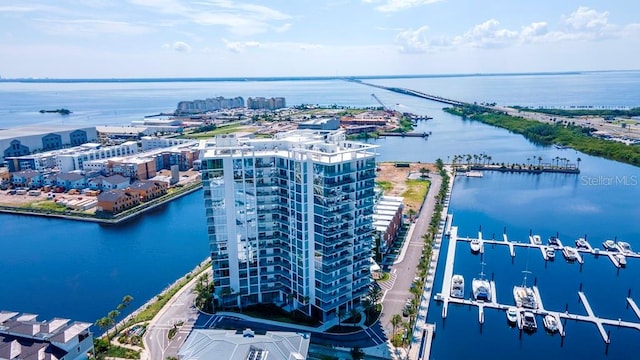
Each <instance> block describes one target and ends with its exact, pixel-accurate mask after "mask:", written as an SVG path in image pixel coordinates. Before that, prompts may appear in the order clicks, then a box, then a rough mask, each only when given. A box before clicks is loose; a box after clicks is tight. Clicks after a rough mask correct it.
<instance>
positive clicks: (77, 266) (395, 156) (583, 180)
mask: <svg viewBox="0 0 640 360" xmlns="http://www.w3.org/2000/svg"><path fill="white" fill-rule="evenodd" d="M371 82H377V83H380V84H385V85H395V86H405V87H410V88H414V89H417V90H421V91H425V92H430V93H436V94H440V95H443V96H449V97H453V98H459V99H462V100H467V101H474V100H475V101H479V102H480V101H497V102H498V103H502V104H520V105H532V106H535V105H545V106H561V105H580V104H583V105H585V104H593V105H615V106H618V105H623V106H634V105H636V106H637V105H638V104H637V103H634V101H636V100H634V99H640V85H638V84H640V73H587V74H582V75H576V74H571V75H544V76H493V77H464V78H425V79H389V80H371ZM372 92H375V93H376V95H377V96H378V97H379V98H380V99H381V100H382V101H383V102H385V103H386V104H388V105H389V106H392V107H395V108H396V109H399V110H403V111H410V112H414V113H417V114H427V115H430V116H433V117H434V119H433V120H430V121H428V122H423V123H421V124H420V125H419V127H418V129H417V130H418V131H431V132H432V136H430V137H429V139H428V140H424V139H421V138H388V139H380V140H376V141H374V142H375V143H376V144H379V145H381V148H380V149H379V152H380V160H404V161H423V162H432V161H434V160H435V159H437V158H442V159H445V160H447V157H450V156H453V155H454V154H466V153H471V154H473V153H481V152H484V153H487V154H489V155H491V156H492V157H493V161H498V162H523V163H526V162H527V161H528V160H527V159H528V158H529V159H531V158H533V157H537V156H542V157H543V162H550V161H551V159H552V158H554V157H556V156H560V157H566V158H568V159H570V160H571V161H575V160H576V159H577V158H578V157H580V158H581V159H582V162H581V164H580V167H581V169H582V173H581V174H580V175H578V176H575V175H573V176H568V175H559V174H547V175H543V176H538V175H526V174H519V175H517V174H497V173H496V174H485V177H484V178H479V179H478V178H473V179H467V178H460V179H458V180H457V182H456V185H455V191H454V195H453V199H452V203H451V204H452V207H451V210H452V212H453V213H454V223H455V225H457V226H459V228H460V233H461V235H463V236H467V235H474V234H475V233H476V232H477V230H478V227H479V226H482V229H483V232H484V234H485V236H488V237H491V235H492V234H495V236H500V234H501V233H502V231H503V228H504V227H506V228H507V232H508V233H509V235H510V237H511V238H513V239H520V240H524V239H525V238H526V236H528V234H529V231H530V229H532V230H533V231H534V232H535V233H538V234H540V235H542V236H543V238H546V237H548V236H549V235H551V234H555V233H556V232H559V233H560V237H561V239H563V240H565V241H568V242H573V240H574V239H575V238H577V237H579V236H583V235H584V234H585V233H586V234H588V238H589V240H590V241H591V242H592V244H593V245H594V246H599V247H601V245H600V243H601V242H602V241H603V240H604V239H606V238H613V237H615V236H617V237H618V239H624V240H626V241H629V242H630V243H631V244H632V246H633V247H634V248H636V249H638V250H640V240H639V238H640V222H639V221H638V220H639V219H640V206H638V204H637V199H639V198H640V186H638V185H634V179H635V180H636V181H640V171H639V170H638V168H634V167H631V166H628V165H624V164H619V163H616V162H612V161H608V160H603V159H599V158H594V157H591V156H588V155H584V154H580V153H577V152H575V151H574V150H557V149H553V148H544V147H539V146H535V145H533V144H531V143H529V142H528V141H527V140H525V139H523V138H521V137H520V136H516V135H513V134H510V133H509V132H508V131H505V130H501V129H496V128H491V127H488V126H486V125H483V124H479V123H473V122H469V121H463V120H461V119H460V118H458V117H455V116H451V115H449V114H446V113H444V112H442V111H441V108H442V104H437V103H433V102H428V101H424V100H420V99H417V98H411V97H406V96H402V95H399V94H395V93H388V92H382V90H378V89H374V88H371V87H366V86H362V85H357V84H353V83H347V82H343V81H338V80H331V81H279V82H215V83H189V82H185V83H106V84H105V83H99V84H95V83H79V84H75V83H73V84H18V83H0V128H3V127H12V126H17V125H20V124H36V123H40V122H43V121H45V122H54V123H55V122H59V123H63V122H64V123H73V124H122V123H128V122H129V121H131V120H135V119H139V118H141V117H142V116H144V115H148V114H153V113H158V112H161V111H171V110H173V109H174V107H175V105H176V103H177V102H178V101H180V100H191V99H198V98H205V97H212V96H219V95H221V96H227V97H230V96H238V95H240V96H244V97H248V96H285V97H286V98H287V103H288V104H290V105H293V104H302V103H312V104H321V105H329V104H334V103H335V104H339V105H344V106H376V105H377V104H376V103H375V101H374V100H373V98H372V97H371V93H372ZM578 100H579V101H578ZM59 107H67V108H69V109H71V110H72V111H74V114H72V115H71V116H69V117H61V116H58V115H55V114H47V115H42V114H39V113H37V111H38V110H39V109H41V108H59ZM616 179H618V181H617V182H618V183H617V184H616ZM622 179H626V185H625V184H623V183H621V182H622V181H623V180H622ZM589 184H591V185H589ZM594 184H595V185H594ZM204 223H205V221H204V209H203V208H202V194H201V192H198V193H194V194H192V195H189V196H187V197H185V198H182V199H180V200H177V201H175V202H173V203H172V204H169V205H167V206H166V207H164V208H162V209H159V210H157V211H155V212H154V213H152V214H149V215H146V216H144V217H142V218H140V219H138V220H136V221H133V222H131V223H129V224H126V225H124V226H118V227H103V226H99V225H96V224H84V223H78V222H69V221H62V220H48V219H39V218H33V217H20V216H9V215H2V216H0V225H1V227H2V229H3V231H2V236H1V237H0V245H1V246H2V248H3V249H4V250H3V256H2V257H0V272H1V273H2V274H5V277H4V279H3V285H4V288H5V289H10V290H9V291H3V292H1V293H0V309H14V310H19V311H28V312H34V313H40V314H42V315H43V317H44V318H47V317H52V316H65V317H71V318H74V319H79V320H85V321H94V320H95V319H97V318H99V317H101V316H104V314H106V312H107V311H108V310H110V309H112V308H113V307H115V306H116V305H117V303H118V302H119V301H120V299H121V297H122V296H123V295H125V294H131V295H133V296H134V297H135V298H136V301H135V302H134V304H132V308H135V307H136V306H137V305H139V304H141V303H142V302H144V301H146V300H147V299H148V298H150V297H152V296H153V295H155V294H156V293H157V292H159V291H160V290H161V289H162V288H163V287H165V286H166V285H167V284H169V283H170V282H172V281H173V280H175V279H176V278H177V277H179V276H180V275H182V274H183V273H184V272H186V271H188V270H190V269H191V268H193V266H195V265H196V264H197V263H198V262H199V261H201V260H203V259H204V258H205V257H206V256H207V254H208V245H207V240H206V233H205V229H204ZM464 245H465V244H459V246H460V249H459V251H458V257H457V260H456V263H455V269H454V271H455V272H456V273H461V274H463V275H464V276H465V277H466V278H467V279H471V277H473V275H474V274H476V273H477V272H478V271H479V263H480V260H479V258H478V257H477V256H472V255H471V254H470V253H469V252H468V245H467V247H465V246H464ZM558 255H559V254H558ZM443 259H444V257H443V258H441V260H443ZM485 262H486V263H487V267H486V269H485V272H487V273H489V274H493V276H494V277H495V280H496V282H497V286H498V288H497V292H498V299H499V300H500V301H502V302H509V301H510V300H511V297H510V293H511V290H510V289H511V288H512V286H513V285H514V284H519V283H521V281H522V277H521V271H522V270H524V269H525V268H528V269H529V270H530V271H532V272H533V274H532V280H531V281H533V278H534V277H535V278H536V279H535V280H536V282H537V284H538V286H539V287H540V290H541V293H542V299H543V302H544V304H545V306H546V307H547V308H550V309H560V310H561V309H564V307H565V306H567V304H568V306H569V309H570V311H573V312H581V311H583V310H582V307H581V305H580V304H579V303H578V302H577V291H578V288H579V286H580V283H582V284H583V287H584V291H585V293H586V294H587V297H588V298H589V300H590V302H591V304H592V307H593V308H594V311H595V312H596V313H597V314H599V315H602V316H607V317H611V318H623V319H628V320H633V319H634V315H633V314H632V313H630V312H629V310H627V309H626V307H625V299H624V298H625V297H626V293H627V291H628V289H629V288H632V289H633V290H632V292H633V293H632V296H634V295H635V294H640V288H638V289H637V290H635V287H637V286H634V285H636V284H637V283H638V282H637V278H638V276H639V275H640V273H639V270H638V269H640V261H630V262H629V265H628V267H627V269H623V270H620V271H619V272H617V271H616V270H615V269H614V268H613V265H612V264H611V263H610V261H609V260H608V259H607V258H598V259H594V258H592V257H587V258H586V259H585V264H584V265H583V267H582V269H580V267H579V265H577V264H566V263H564V261H563V260H562V258H561V257H560V256H558V259H557V260H556V262H555V263H552V264H548V265H546V266H545V264H544V261H542V257H541V255H540V253H539V252H536V251H531V252H530V253H527V252H526V250H523V249H520V250H519V251H517V256H516V258H515V260H514V262H513V263H512V261H511V258H510V256H509V255H508V250H507V248H506V247H496V248H495V249H492V248H489V249H487V253H486V254H485ZM440 283H441V278H437V279H436V284H437V285H436V287H435V288H436V289H439V287H440V285H439V284H440ZM634 297H635V296H634ZM637 300H640V295H638V296H637ZM432 306H433V307H432V311H430V313H429V316H428V317H429V321H431V322H436V323H437V324H438V330H437V337H436V341H435V343H434V348H433V351H432V354H433V358H436V359H443V358H461V357H466V356H472V355H473V356H478V353H479V350H478V349H483V350H481V351H482V352H485V351H489V349H501V350H502V349H504V350H505V351H504V352H503V351H500V354H517V355H516V356H518V357H522V358H533V357H534V356H535V357H536V358H539V357H540V355H541V354H549V357H553V358H556V357H559V356H565V357H567V356H568V357H570V358H574V357H578V356H581V355H584V356H586V357H587V358H593V354H597V355H598V356H597V357H600V355H602V356H604V344H603V342H602V340H601V338H600V335H599V333H598V332H597V330H596V329H595V327H594V326H592V325H589V324H581V323H572V322H569V323H568V325H567V337H566V339H565V341H564V344H563V345H564V346H563V347H560V338H559V336H555V337H551V336H547V335H545V334H544V332H538V333H536V334H534V335H532V336H523V337H522V339H519V338H518V333H517V331H514V330H513V329H509V328H508V327H507V326H506V320H505V317H504V314H503V313H499V312H491V311H490V312H488V313H487V314H486V321H485V324H484V327H483V328H482V332H480V328H479V326H478V323H477V310H476V309H473V308H472V309H471V310H469V309H467V308H453V307H452V308H451V309H450V313H449V317H448V319H447V321H446V323H444V324H443V323H442V320H441V317H440V308H439V307H437V305H434V304H432ZM638 336H640V334H638V333H637V332H633V331H628V330H618V329H612V334H611V337H612V344H611V345H610V348H609V358H612V359H613V358H623V357H629V355H630V354H632V352H631V351H636V352H637V351H639V350H640V349H638V345H636V344H637V343H638V339H639V338H638ZM461 339H464V343H465V346H460V343H461ZM585 344H588V345H585ZM540 349H544V350H540ZM492 355H496V354H495V353H492ZM590 355H591V356H590ZM496 356H497V355H496ZM481 357H484V356H482V355H481ZM486 357H488V355H487V356H486Z"/></svg>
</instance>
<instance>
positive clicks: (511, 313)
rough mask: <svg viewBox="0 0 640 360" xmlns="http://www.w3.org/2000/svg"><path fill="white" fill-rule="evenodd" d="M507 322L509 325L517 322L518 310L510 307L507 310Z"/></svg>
mask: <svg viewBox="0 0 640 360" xmlns="http://www.w3.org/2000/svg"><path fill="white" fill-rule="evenodd" d="M507 321H509V323H511V324H515V323H517V322H518V309H516V308H514V307H510V308H508V309H507Z"/></svg>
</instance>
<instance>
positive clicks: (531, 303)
mask: <svg viewBox="0 0 640 360" xmlns="http://www.w3.org/2000/svg"><path fill="white" fill-rule="evenodd" d="M523 273H524V278H523V279H522V285H521V286H514V287H513V300H514V301H515V302H516V306H517V307H524V308H528V309H537V308H538V301H537V300H536V295H535V293H534V292H533V288H530V287H528V286H527V274H528V273H530V271H523Z"/></svg>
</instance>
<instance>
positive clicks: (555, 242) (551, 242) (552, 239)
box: [549, 236, 562, 248]
mask: <svg viewBox="0 0 640 360" xmlns="http://www.w3.org/2000/svg"><path fill="white" fill-rule="evenodd" d="M549 246H552V247H555V248H560V247H561V246H562V245H560V239H559V238H558V237H557V236H550V237H549Z"/></svg>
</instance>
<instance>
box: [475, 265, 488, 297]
mask: <svg viewBox="0 0 640 360" xmlns="http://www.w3.org/2000/svg"><path fill="white" fill-rule="evenodd" d="M471 290H472V291H473V298H474V299H476V301H491V283H489V280H487V279H485V278H484V263H482V270H480V278H478V279H476V278H474V279H473V280H472V281H471Z"/></svg>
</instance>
